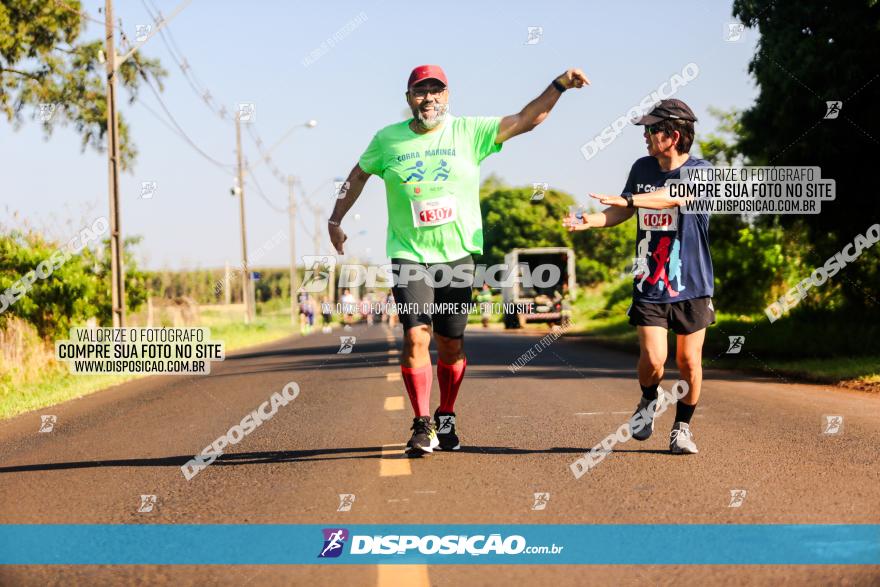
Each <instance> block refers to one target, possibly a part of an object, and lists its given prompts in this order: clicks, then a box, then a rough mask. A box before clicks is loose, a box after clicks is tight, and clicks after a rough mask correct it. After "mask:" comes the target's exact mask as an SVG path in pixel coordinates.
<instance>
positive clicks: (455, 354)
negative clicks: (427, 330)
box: [434, 333, 464, 364]
mask: <svg viewBox="0 0 880 587" xmlns="http://www.w3.org/2000/svg"><path fill="white" fill-rule="evenodd" d="M434 340H435V341H437V354H438V355H440V360H442V361H443V362H444V363H447V364H448V363H450V362H452V363H454V362H456V361H458V360H459V359H461V358H462V357H463V355H464V353H463V349H464V338H450V337H448V336H443V335H442V334H437V333H434Z"/></svg>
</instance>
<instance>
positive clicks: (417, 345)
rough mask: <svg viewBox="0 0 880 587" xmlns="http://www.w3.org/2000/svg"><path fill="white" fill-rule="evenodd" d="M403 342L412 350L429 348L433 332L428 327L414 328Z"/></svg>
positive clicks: (405, 336) (409, 330) (407, 332)
mask: <svg viewBox="0 0 880 587" xmlns="http://www.w3.org/2000/svg"><path fill="white" fill-rule="evenodd" d="M403 340H404V344H405V345H406V346H407V347H409V348H412V349H422V348H428V347H429V346H431V330H430V329H429V328H428V327H427V326H414V327H413V328H410V329H408V330H407V331H406V334H404V337H403Z"/></svg>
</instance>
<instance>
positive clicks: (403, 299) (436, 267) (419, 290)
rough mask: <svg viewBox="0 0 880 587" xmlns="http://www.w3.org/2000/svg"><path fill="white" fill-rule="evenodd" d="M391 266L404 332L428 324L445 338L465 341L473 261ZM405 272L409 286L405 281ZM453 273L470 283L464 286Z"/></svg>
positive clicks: (396, 262) (395, 261) (399, 262)
mask: <svg viewBox="0 0 880 587" xmlns="http://www.w3.org/2000/svg"><path fill="white" fill-rule="evenodd" d="M391 263H392V264H393V265H394V268H393V273H394V283H395V285H394V286H393V287H392V288H391V290H392V291H393V292H394V302H395V304H397V308H398V317H399V318H400V323H401V324H403V328H404V330H409V329H410V328H412V327H413V326H418V325H420V324H425V325H426V326H433V329H434V332H436V333H437V334H439V335H441V336H446V337H448V338H461V337H463V336H464V329H465V327H466V326H467V321H468V309H469V306H470V305H471V290H472V283H473V279H472V276H473V274H474V259H473V257H471V256H470V255H468V256H466V257H462V258H461V259H457V260H455V261H449V262H447V263H419V262H417V261H410V260H409V259H391ZM402 271H403V272H404V275H405V277H406V280H405V281H406V283H405V284H404V283H403V282H402V280H401V272H402ZM453 271H455V273H456V275H458V276H461V275H462V274H464V273H468V274H469V275H470V276H471V279H470V281H469V282H468V283H462V281H463V280H462V279H456V277H455V276H453V275H452V272H453ZM415 276H417V277H415ZM444 305H445V307H443V306H444ZM438 309H440V310H442V311H437V310H438Z"/></svg>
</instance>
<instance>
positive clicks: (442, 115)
mask: <svg viewBox="0 0 880 587" xmlns="http://www.w3.org/2000/svg"><path fill="white" fill-rule="evenodd" d="M417 113H418V116H417V117H416V119H417V120H418V121H419V125H420V126H421V127H422V128H424V129H425V130H434V129H435V128H437V127H438V126H440V125H441V124H443V123H444V122H445V121H446V116H447V115H448V114H449V104H448V103H447V104H438V103H436V102H435V103H434V117H433V118H425V116H424V115H423V113H422V110H421V109H419V110H418V111H417Z"/></svg>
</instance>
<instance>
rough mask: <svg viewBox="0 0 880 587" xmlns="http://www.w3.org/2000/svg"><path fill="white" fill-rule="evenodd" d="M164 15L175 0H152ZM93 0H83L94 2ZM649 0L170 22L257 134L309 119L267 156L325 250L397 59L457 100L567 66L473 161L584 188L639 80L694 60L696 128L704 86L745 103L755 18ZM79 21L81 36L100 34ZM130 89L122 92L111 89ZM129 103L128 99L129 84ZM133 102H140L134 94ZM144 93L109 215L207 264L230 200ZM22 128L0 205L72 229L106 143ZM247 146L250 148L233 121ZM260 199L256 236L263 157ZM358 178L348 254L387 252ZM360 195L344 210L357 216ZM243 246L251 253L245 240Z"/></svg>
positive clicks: (269, 216)
mask: <svg viewBox="0 0 880 587" xmlns="http://www.w3.org/2000/svg"><path fill="white" fill-rule="evenodd" d="M154 1H155V2H156V5H158V6H159V8H160V9H161V10H162V12H163V13H164V14H165V15H166V16H167V15H168V14H170V13H171V12H172V10H173V9H174V7H175V6H177V2H176V1H169V0H154ZM99 6H103V2H99V1H98V0H87V1H86V2H85V3H84V8H85V9H86V11H87V12H89V13H90V14H91V15H93V16H95V17H99V18H102V17H101V16H100V14H99V13H98V8H99ZM664 6H665V8H664V10H663V12H664V13H665V14H661V11H660V10H659V9H658V5H657V4H656V3H649V2H617V3H609V2H602V3H600V2H555V3H537V2H529V3H518V4H515V5H514V4H512V3H510V2H461V3H459V2H444V3H440V4H432V3H427V4H416V3H393V2H390V1H388V0H385V1H379V2H333V3H313V2H308V3H306V2H301V3H292V2H281V1H277V2H276V1H272V2H269V1H259V2H232V1H217V0H215V1H208V0H194V1H193V2H192V3H191V4H190V5H189V6H187V7H186V8H185V9H184V10H183V11H182V12H181V13H180V15H179V16H178V17H177V18H176V19H175V20H173V21H172V22H171V24H170V26H169V30H170V31H171V34H172V35H173V38H174V41H175V42H176V46H177V48H178V49H179V50H180V51H181V52H182V54H183V55H184V56H185V57H186V60H187V62H188V63H189V65H190V66H191V68H192V71H194V72H195V75H196V76H197V78H198V80H199V81H200V82H201V84H202V85H203V86H205V87H206V88H208V89H209V90H210V92H211V94H212V95H213V96H214V99H215V101H216V103H217V104H221V103H222V104H224V105H226V107H227V109H228V110H230V111H231V110H233V109H234V108H235V104H237V103H239V102H253V103H255V104H256V122H255V123H254V129H255V130H256V132H257V134H258V135H259V136H261V137H262V139H263V140H264V141H265V144H266V145H272V144H274V143H275V142H276V141H277V140H278V139H279V138H280V137H281V136H282V135H283V134H284V133H285V131H287V130H288V129H289V128H291V127H292V126H294V125H296V124H298V123H302V122H305V121H307V120H309V119H315V120H317V121H318V126H317V127H316V128H313V129H307V128H300V129H298V130H296V131H294V132H293V134H292V135H291V136H290V137H289V139H288V140H286V141H285V142H284V143H282V144H281V145H280V146H279V147H278V148H277V149H276V150H275V151H274V153H273V160H274V161H275V163H276V165H277V167H278V169H279V170H281V171H282V172H283V173H284V174H293V175H296V176H297V177H299V178H300V179H301V182H302V186H301V187H298V188H297V189H298V190H300V195H301V196H302V195H303V194H302V192H303V191H304V192H305V195H307V196H310V198H309V202H310V204H311V205H312V206H313V207H315V208H316V209H318V210H320V211H321V212H320V219H321V222H320V227H321V231H322V232H321V246H322V250H321V251H320V252H323V253H327V252H330V245H329V242H327V240H326V238H325V236H324V233H323V231H324V227H325V223H324V220H325V219H326V217H327V216H329V211H330V209H331V208H332V205H333V202H334V199H333V193H332V189H333V186H332V183H331V181H332V179H333V178H334V177H338V176H345V175H347V174H348V171H349V170H350V169H351V167H352V166H353V165H354V164H355V162H356V161H357V159H358V157H359V155H360V153H361V152H362V151H363V149H364V148H365V147H366V145H367V143H368V142H369V140H370V138H371V137H372V135H373V133H375V131H376V130H378V129H379V128H381V127H383V126H385V125H387V124H390V123H392V122H396V121H398V120H401V119H402V117H403V111H404V108H405V106H406V105H405V103H404V97H403V93H404V91H405V84H406V78H407V76H408V75H409V71H410V70H411V69H412V68H413V67H414V66H416V65H420V64H423V63H437V64H440V65H441V66H442V67H443V68H444V69H445V70H446V73H447V75H448V77H449V81H450V104H451V109H452V111H453V113H454V114H456V115H458V116H462V115H498V116H501V115H506V114H512V113H515V112H517V111H518V110H519V109H520V108H522V106H524V105H525V104H526V103H527V102H528V101H529V100H531V99H532V98H534V97H535V96H536V95H537V94H538V93H540V92H541V91H542V90H543V89H544V87H546V85H547V84H548V83H550V81H552V79H553V77H555V76H556V75H558V74H559V73H561V72H562V71H564V70H565V69H566V68H568V67H580V68H582V69H583V70H584V71H585V72H586V73H587V75H588V76H589V77H590V79H591V80H592V84H593V85H592V86H591V87H589V88H586V89H584V90H581V91H571V92H568V93H566V94H565V95H564V96H563V97H562V99H561V100H560V103H559V104H558V105H557V107H556V108H555V110H554V111H553V112H552V113H551V115H550V117H549V118H548V119H547V121H546V122H544V124H542V125H541V126H540V127H538V128H537V129H536V130H535V131H534V132H532V133H529V134H526V135H523V136H520V137H517V138H515V139H513V140H512V141H510V142H509V143H506V144H505V147H504V150H503V151H502V152H501V153H500V154H497V155H493V156H491V157H489V158H488V159H486V161H485V162H484V164H483V176H484V177H485V176H487V175H488V174H489V173H496V174H498V175H500V176H501V177H502V178H503V179H504V180H505V181H507V182H508V183H510V184H513V185H525V184H531V183H532V182H548V183H549V184H550V186H551V187H553V188H557V189H561V190H565V191H568V192H570V193H572V194H574V195H575V196H576V197H577V198H578V199H579V200H580V201H583V202H586V201H587V200H588V199H589V198H588V196H587V193H588V192H590V191H596V192H613V193H619V191H620V189H621V188H622V186H623V183H624V180H625V178H626V173H627V171H628V170H629V166H630V165H631V163H632V161H633V160H634V159H636V158H638V157H640V156H643V155H644V154H645V152H644V143H643V139H642V136H641V133H640V132H639V131H638V129H635V128H634V127H632V126H628V127H627V128H626V129H625V130H624V131H623V132H622V133H621V134H620V135H619V136H618V137H617V138H616V140H615V141H614V142H613V143H612V144H611V145H610V146H608V147H607V148H605V149H604V150H602V151H601V152H600V153H599V154H598V155H596V156H595V157H593V158H592V159H590V160H589V161H587V160H585V158H584V157H583V155H582V154H581V151H580V148H581V146H582V145H583V144H584V143H586V142H587V141H589V140H590V139H592V138H593V137H594V136H596V135H597V134H598V133H599V132H601V130H602V129H603V128H605V127H607V126H608V125H610V124H611V123H612V122H613V121H614V120H615V119H616V118H618V117H620V116H621V115H623V114H625V113H626V112H627V111H628V110H629V109H630V108H631V107H632V106H635V105H637V104H638V103H639V102H640V101H641V100H642V98H643V97H644V96H645V95H647V94H649V93H651V92H652V91H654V90H656V89H657V87H658V86H659V85H660V84H661V83H662V82H664V81H666V80H668V79H669V78H670V76H672V75H673V74H675V73H680V72H681V71H682V68H683V67H684V66H685V65H686V64H687V63H690V62H693V63H696V64H697V65H698V66H699V75H698V77H697V78H696V79H694V80H693V81H691V82H690V83H688V84H687V85H686V86H685V87H683V88H681V89H680V90H679V91H678V92H677V94H676V97H678V98H681V99H683V100H685V101H686V102H688V103H689V104H690V105H691V106H692V107H693V109H694V111H695V112H696V114H697V116H698V117H699V119H700V122H699V123H698V125H697V133H698V135H699V134H702V133H706V132H710V131H711V130H712V129H713V128H714V126H715V121H714V120H713V119H712V118H711V116H709V114H708V112H707V109H708V107H710V106H714V107H719V108H725V109H726V108H730V107H739V108H744V107H747V106H748V105H749V104H751V102H752V101H753V100H754V97H755V95H756V88H755V86H754V83H753V81H752V79H751V77H750V76H749V74H748V71H747V68H748V62H749V60H750V58H751V56H752V54H753V53H754V49H755V45H756V42H757V33H756V32H754V31H749V30H746V31H745V33H744V34H743V37H742V39H741V40H740V41H738V42H729V41H726V40H725V32H726V29H727V23H730V22H733V21H734V19H733V18H732V16H731V14H730V10H731V6H730V4H729V3H723V2H700V1H692V0H686V1H681V2H676V3H671V4H668V5H664ZM115 10H116V12H117V15H118V16H119V17H120V18H121V19H122V25H123V30H124V31H125V32H126V34H127V35H128V37H129V38H133V37H134V36H135V31H136V25H138V24H148V23H150V22H151V19H150V17H149V15H148V13H147V11H146V9H145V8H144V5H143V4H142V3H141V2H140V1H137V2H136V1H132V0H125V1H120V2H117V3H116V8H115ZM361 13H363V14H364V15H365V16H366V20H364V21H363V22H361V23H360V24H359V25H357V26H356V27H355V28H354V30H352V31H351V32H350V33H349V34H347V35H346V36H344V38H341V39H340V40H339V41H338V42H337V43H336V44H335V46H334V47H333V48H332V49H330V50H329V51H327V52H326V53H324V54H323V55H321V56H320V58H319V59H317V61H315V62H313V63H311V64H309V65H304V64H303V59H305V58H306V57H307V56H308V55H309V54H310V53H311V52H312V51H313V50H315V49H318V48H319V47H320V46H321V43H322V42H324V41H326V40H327V39H328V38H329V37H332V36H333V35H334V33H336V32H337V31H339V30H340V29H342V28H343V27H345V25H346V23H347V22H349V21H351V20H353V19H356V18H358V15H359V14H361ZM530 26H540V27H543V37H542V39H541V40H540V42H538V43H537V44H532V45H528V44H526V39H527V36H528V35H527V29H528V27H530ZM102 32H103V28H102V27H100V26H99V25H94V24H93V25H90V26H89V27H88V28H87V29H86V31H85V34H84V38H86V39H95V38H99V37H100V36H101V33H102ZM142 51H143V53H144V54H146V55H148V56H150V57H156V58H159V59H160V60H161V61H162V63H163V65H164V66H165V68H166V69H167V70H168V71H169V73H170V75H169V77H168V78H167V79H166V80H165V91H164V92H163V93H162V100H163V101H164V103H165V104H166V106H167V107H168V109H169V110H170V111H171V112H172V114H173V115H174V118H175V119H176V120H177V122H178V123H179V124H180V126H181V127H182V128H183V129H184V130H185V132H186V134H187V135H188V136H189V137H190V138H191V139H192V140H193V142H195V143H196V144H197V145H198V146H199V148H200V149H201V150H203V151H205V152H206V153H208V154H209V155H210V156H211V157H213V158H214V159H216V160H219V161H221V162H223V163H230V164H231V163H233V162H234V161H235V152H234V149H235V131H234V127H233V125H232V123H231V122H230V121H228V120H227V121H223V120H221V119H220V118H218V117H217V116H216V115H215V114H213V113H212V112H211V111H210V110H209V109H208V108H207V107H206V106H205V103H204V102H203V101H202V100H201V99H200V98H199V97H198V96H197V95H196V94H195V93H194V92H193V90H192V89H191V88H190V86H189V85H188V83H187V81H186V78H185V77H184V75H183V74H182V73H181V71H180V69H179V68H178V67H177V65H176V64H175V62H174V61H173V59H172V57H171V55H170V53H169V51H168V49H167V48H166V46H165V44H163V42H162V40H161V39H160V38H159V37H158V36H155V37H153V38H152V39H151V40H150V41H149V42H148V43H147V44H146V45H144V47H143V49H142ZM120 94H121V95H122V96H123V98H127V94H126V92H125V91H124V90H123V91H121V92H120ZM141 102H142V103H143V104H142V103H141ZM145 106H146V107H145ZM147 107H149V108H150V109H152V110H153V111H155V112H157V113H159V114H160V115H161V116H163V117H164V114H162V111H161V107H160V106H159V103H158V102H157V101H156V99H155V97H154V96H153V95H152V94H151V93H150V92H149V90H147V89H146V88H144V89H143V91H142V92H141V95H140V97H139V101H138V102H135V103H134V104H128V103H127V99H126V100H125V101H124V102H123V103H122V104H121V106H120V110H121V112H122V113H123V115H124V116H125V117H126V119H127V120H128V122H129V123H130V125H131V127H132V134H133V137H134V140H135V143H136V145H137V148H138V151H139V156H138V159H137V162H136V164H135V167H134V169H133V172H132V173H126V174H124V176H123V179H122V183H121V188H122V189H121V201H122V204H121V206H122V229H123V233H124V234H125V235H140V236H142V237H143V241H142V243H141V244H140V246H139V248H138V256H139V258H140V259H141V260H142V262H143V263H144V264H145V265H146V267H148V268H151V269H161V268H197V267H220V266H222V265H223V264H224V262H226V261H229V262H230V263H232V264H236V263H239V262H240V250H241V248H240V237H239V232H238V204H237V200H236V199H234V198H232V197H231V196H230V194H229V190H230V187H231V186H232V181H233V178H232V175H231V173H228V172H226V171H224V170H223V169H220V168H218V167H216V166H214V165H213V164H211V163H210V162H208V161H206V160H205V159H203V158H202V157H201V156H200V155H199V154H198V153H197V152H196V151H195V150H194V149H193V148H192V147H191V146H189V145H188V144H187V143H186V142H185V141H184V140H182V139H181V138H180V137H178V136H177V135H175V134H174V133H173V132H171V131H170V130H168V128H167V127H166V126H165V125H164V124H162V123H161V122H160V121H159V120H157V118H156V117H155V116H154V115H153V114H151V113H150V112H149V111H148V110H147ZM31 114H32V113H31V112H25V117H26V118H28V122H26V124H25V125H24V127H23V128H22V129H21V130H19V131H17V132H16V131H14V130H13V129H12V127H11V126H10V125H8V124H2V125H0V157H2V161H3V175H4V188H3V197H2V201H0V223H3V224H6V225H11V224H16V223H20V222H22V221H23V220H24V219H26V220H27V221H28V222H30V223H31V224H32V225H34V226H37V227H39V228H43V229H45V230H47V231H49V232H50V233H53V234H55V235H57V236H64V235H65V234H68V233H72V232H73V231H75V230H76V228H77V227H79V226H81V225H82V224H83V223H84V222H86V221H88V223H89V224H90V223H91V219H93V218H95V217H96V216H99V215H103V214H106V211H107V162H106V156H105V155H104V154H100V153H96V152H94V151H92V150H87V151H85V152H84V153H81V152H80V146H79V145H80V139H79V137H78V136H77V135H76V134H75V132H74V130H73V129H72V128H70V127H67V128H64V127H59V128H57V129H56V130H55V132H54V134H53V135H52V137H51V138H50V139H49V140H48V141H46V140H44V137H43V133H42V130H41V128H40V127H39V125H38V124H37V123H36V122H33V121H30V120H29V117H30V115H31ZM242 140H243V144H244V150H245V154H246V156H247V157H248V158H249V160H250V161H251V163H254V162H256V161H257V159H258V157H259V155H258V151H257V148H256V147H255V145H254V143H253V141H252V140H251V139H250V136H249V134H248V133H247V132H245V133H243V139H242ZM255 174H256V176H257V179H258V182H259V185H260V186H261V187H262V190H263V192H265V195H266V197H267V198H268V199H269V200H270V201H271V202H272V204H273V205H274V206H275V207H276V208H278V209H282V212H279V211H277V210H276V209H273V208H272V207H270V206H269V205H268V204H267V203H266V202H264V201H263V199H262V198H261V197H260V196H259V195H258V194H257V189H256V187H255V186H254V184H253V181H251V180H248V183H247V184H246V188H245V189H246V206H247V227H248V246H249V250H250V251H251V252H252V254H253V251H255V250H256V249H258V248H260V247H261V246H262V245H263V244H264V243H267V242H268V241H271V240H272V237H273V236H274V235H275V234H277V233H278V231H279V230H280V231H283V232H284V233H285V234H286V233H287V231H288V217H287V214H286V212H285V211H283V209H284V208H286V203H287V188H286V187H285V186H284V185H282V184H281V183H280V182H279V181H278V180H276V179H275V177H274V176H273V175H272V174H271V173H269V172H268V171H267V169H266V168H265V166H260V167H257V169H256V170H255ZM143 181H155V182H157V185H158V190H157V192H156V194H155V196H154V197H153V198H151V199H142V198H140V188H141V182H143ZM382 187H383V186H382V184H381V181H380V180H378V179H377V178H372V179H371V180H370V182H369V183H368V184H367V187H366V189H365V190H364V193H363V194H362V195H361V197H360V199H359V200H358V202H357V204H356V205H355V207H354V208H353V209H352V211H351V212H350V213H349V215H348V217H346V219H345V221H344V223H343V227H344V228H345V229H346V232H347V233H348V234H349V241H348V243H347V252H348V253H349V258H350V257H352V256H355V255H357V256H358V257H360V258H362V259H364V258H366V259H370V260H371V261H373V262H383V261H384V259H385V256H384V251H385V225H386V221H387V216H386V212H385V196H384V190H383V189H382ZM300 210H301V215H302V220H303V222H302V223H299V224H298V225H297V235H296V246H297V251H298V254H299V255H302V254H312V253H313V252H314V246H313V245H312V242H313V240H312V237H311V235H310V232H311V231H313V230H314V226H315V221H314V216H313V214H312V212H311V211H310V210H309V209H307V206H306V204H305V203H304V202H303V200H302V198H301V199H300ZM355 215H358V216H357V218H356V216H355ZM265 248H268V250H267V251H266V253H265V254H264V255H263V256H262V258H260V259H259V261H258V262H257V264H258V265H277V266H284V265H286V264H287V263H288V262H289V247H288V245H287V243H286V241H285V242H283V243H281V244H279V245H275V246H274V247H272V246H271V245H269V246H267V247H265ZM252 261H254V260H253V259H252Z"/></svg>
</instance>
